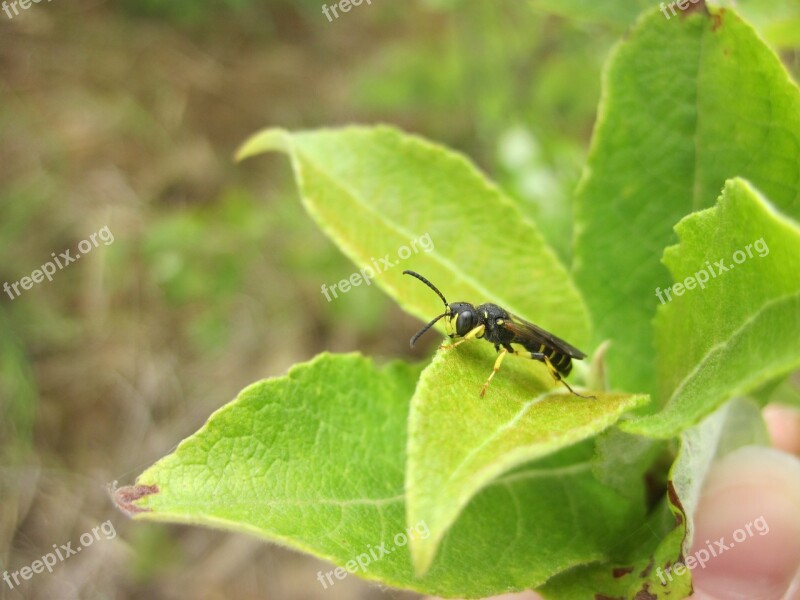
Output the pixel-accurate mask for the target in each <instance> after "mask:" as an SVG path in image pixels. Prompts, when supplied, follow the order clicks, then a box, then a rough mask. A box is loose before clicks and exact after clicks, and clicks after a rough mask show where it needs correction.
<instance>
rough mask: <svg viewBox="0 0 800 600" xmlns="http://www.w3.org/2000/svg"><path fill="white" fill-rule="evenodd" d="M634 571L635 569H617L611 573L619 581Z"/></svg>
mask: <svg viewBox="0 0 800 600" xmlns="http://www.w3.org/2000/svg"><path fill="white" fill-rule="evenodd" d="M631 571H633V567H617V568H616V569H613V570H612V571H611V574H612V575H613V576H614V578H615V579H619V578H620V577H624V576H625V575H627V574H628V573H630V572H631Z"/></svg>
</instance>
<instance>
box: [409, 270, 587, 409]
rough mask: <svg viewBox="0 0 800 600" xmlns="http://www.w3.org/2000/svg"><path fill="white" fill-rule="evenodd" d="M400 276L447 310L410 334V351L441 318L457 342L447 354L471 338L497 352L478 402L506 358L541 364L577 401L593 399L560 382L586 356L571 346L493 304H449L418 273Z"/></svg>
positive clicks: (448, 332) (444, 347) (447, 347)
mask: <svg viewBox="0 0 800 600" xmlns="http://www.w3.org/2000/svg"><path fill="white" fill-rule="evenodd" d="M403 274H404V275H411V276H412V277H416V278H417V279H419V280H420V281H421V282H422V283H424V284H425V285H427V286H428V287H429V288H431V289H432V290H433V291H434V292H436V294H437V295H438V296H439V298H441V299H442V302H444V306H445V308H446V309H447V310H446V311H445V312H443V313H442V314H440V315H439V316H437V317H436V318H434V319H433V320H432V321H431V322H430V323H428V324H427V325H425V327H423V328H422V329H420V330H419V331H418V332H417V333H416V334H414V337H412V338H411V346H412V347H413V346H414V344H415V343H416V342H417V340H418V339H419V338H420V337H421V336H422V335H423V334H424V333H425V332H426V331H428V329H430V328H431V327H433V326H434V324H436V322H437V321H438V320H439V319H442V318H444V317H447V320H446V321H445V328H446V329H447V335H448V336H449V337H450V339H457V341H455V342H454V343H451V344H447V345H444V346H441V348H442V349H443V350H450V349H452V348H455V347H456V346H458V345H459V344H463V343H464V342H467V341H469V340H471V339H473V338H477V339H485V340H486V341H487V342H490V343H492V344H494V349H495V350H497V352H498V355H497V360H495V362H494V368H493V369H492V373H491V375H489V378H488V379H487V380H486V382H485V383H484V384H483V387H482V388H481V391H480V396H481V398H483V395H484V394H485V393H486V390H487V389H488V388H489V384H490V383H491V381H492V377H494V376H495V373H497V371H499V370H500V365H501V363H502V362H503V359H504V358H505V356H506V354H513V355H515V356H519V357H521V358H529V359H532V360H538V361H540V362H543V363H544V364H545V365H546V366H547V370H548V371H549V372H550V375H551V376H552V377H553V379H554V380H555V381H556V382H558V381H560V382H561V383H563V384H564V385H565V386H566V387H567V389H568V390H569V391H570V392H572V393H573V394H575V395H576V396H579V397H581V398H594V396H584V395H582V394H579V393H578V392H576V391H575V390H573V389H572V388H571V387H570V386H569V384H568V383H567V382H566V381H564V378H565V377H566V376H567V375H569V373H570V371H572V359H573V358H574V359H576V360H581V359H583V358H586V354H584V353H583V352H581V351H580V350H578V349H577V348H575V347H574V346H571V345H570V344H568V343H567V342H565V341H564V340H562V339H560V338H557V337H556V336H554V335H553V334H552V333H550V332H548V331H545V330H544V329H542V328H541V327H537V326H536V325H534V324H533V323H529V322H528V321H526V320H525V319H521V318H519V317H516V316H514V315H512V314H511V313H509V312H508V311H507V310H505V309H504V308H501V307H500V306H497V305H496V304H488V303H487V304H481V305H480V306H473V305H472V304H470V303H468V302H453V303H449V302H448V301H447V300H446V299H445V297H444V294H442V292H440V291H439V290H438V288H437V287H436V286H435V285H433V284H432V283H431V282H430V281H428V280H427V279H425V278H424V277H423V276H422V275H420V274H419V273H415V272H414V271H403ZM512 344H516V345H517V346H521V347H522V349H519V348H514V347H513V346H512Z"/></svg>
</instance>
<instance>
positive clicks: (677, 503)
mask: <svg viewBox="0 0 800 600" xmlns="http://www.w3.org/2000/svg"><path fill="white" fill-rule="evenodd" d="M667 494H668V495H669V502H670V504H672V506H674V507H675V508H677V509H678V510H679V511H680V513H678V514H677V515H675V520H676V521H677V522H678V525H683V515H684V514H685V512H686V511H684V510H683V504H681V499H680V498H678V492H677V491H675V485H674V484H673V483H672V481H668V482H667Z"/></svg>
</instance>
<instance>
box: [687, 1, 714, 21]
mask: <svg viewBox="0 0 800 600" xmlns="http://www.w3.org/2000/svg"><path fill="white" fill-rule="evenodd" d="M694 12H702V13H705V14H709V12H708V7H707V6H706V0H700V1H699V2H697V3H696V4H694V3H692V4H690V5H689V6H687V7H686V8H685V9H683V12H681V17H682V18H686V15H689V14H691V13H694Z"/></svg>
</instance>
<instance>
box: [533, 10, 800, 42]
mask: <svg viewBox="0 0 800 600" xmlns="http://www.w3.org/2000/svg"><path fill="white" fill-rule="evenodd" d="M701 2H702V0H701ZM685 3H686V5H687V8H686V9H685V10H687V11H688V10H697V9H698V6H699V5H698V3H697V0H685ZM712 4H714V5H716V6H723V7H729V8H735V9H736V10H738V11H739V12H740V13H741V15H742V16H743V17H744V18H745V19H746V20H747V21H748V22H749V23H751V24H752V25H753V26H755V28H756V29H757V30H758V31H759V32H760V33H761V35H762V36H764V38H765V39H766V40H767V41H768V42H769V43H770V44H772V45H774V46H776V47H778V48H790V47H792V46H797V45H800V4H798V3H797V2H795V1H794V0H735V1H734V0H721V1H718V2H713V3H712ZM533 5H534V6H535V7H536V8H539V9H541V10H546V11H549V12H552V13H555V14H558V15H561V16H564V17H568V18H571V19H578V20H583V21H590V22H600V23H605V24H608V25H613V26H616V28H618V29H621V28H624V27H627V26H628V25H630V24H631V23H633V21H634V20H635V19H636V17H637V16H639V15H640V14H641V13H642V12H643V11H645V10H646V9H649V8H653V7H656V6H658V7H659V10H660V13H659V14H661V15H662V17H663V18H664V19H667V18H668V19H672V18H673V17H678V16H680V15H681V14H683V13H684V11H682V10H681V9H680V7H679V6H678V5H677V3H676V1H675V0H611V1H609V2H592V0H560V1H559V0H533ZM670 5H671V8H670ZM673 11H674V14H673Z"/></svg>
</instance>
